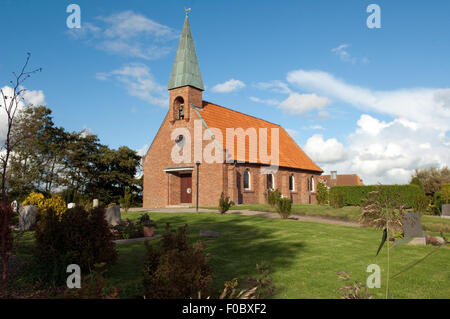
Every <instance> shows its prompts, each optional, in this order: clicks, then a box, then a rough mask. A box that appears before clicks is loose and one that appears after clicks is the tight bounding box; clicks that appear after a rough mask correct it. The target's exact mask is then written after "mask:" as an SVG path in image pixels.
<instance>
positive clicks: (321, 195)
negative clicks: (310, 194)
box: [316, 182, 328, 205]
mask: <svg viewBox="0 0 450 319" xmlns="http://www.w3.org/2000/svg"><path fill="white" fill-rule="evenodd" d="M316 199H317V202H318V203H319V205H324V204H326V203H328V188H327V186H326V185H325V184H324V183H320V182H319V183H318V184H317V195H316Z"/></svg>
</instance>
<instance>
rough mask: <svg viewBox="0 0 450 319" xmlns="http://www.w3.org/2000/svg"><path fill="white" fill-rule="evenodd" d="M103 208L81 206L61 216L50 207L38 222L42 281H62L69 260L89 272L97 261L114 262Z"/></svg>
mask: <svg viewBox="0 0 450 319" xmlns="http://www.w3.org/2000/svg"><path fill="white" fill-rule="evenodd" d="M104 214H105V211H104V208H95V209H93V210H91V211H89V212H87V211H85V210H84V209H83V208H81V207H76V208H73V209H69V210H67V212H66V213H65V214H63V215H62V217H58V216H57V215H56V213H55V212H54V211H53V210H52V209H49V210H47V211H46V212H45V213H43V214H42V216H41V218H40V220H39V222H38V223H37V226H36V231H35V239H36V246H35V250H34V264H35V267H33V268H34V269H35V275H36V277H37V279H38V280H39V281H41V282H43V283H49V284H53V285H59V284H62V283H63V282H64V281H65V278H66V277H67V274H66V268H67V266H68V265H69V264H77V265H79V266H80V268H81V271H82V272H83V273H89V272H90V271H91V270H92V269H93V267H94V264H98V263H102V262H104V263H106V264H112V263H114V262H115V261H116V259H117V252H116V249H115V244H114V243H113V242H112V239H113V237H112V234H111V232H110V230H109V227H108V224H107V222H106V220H105V216H104Z"/></svg>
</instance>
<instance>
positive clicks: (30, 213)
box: [19, 205, 37, 231]
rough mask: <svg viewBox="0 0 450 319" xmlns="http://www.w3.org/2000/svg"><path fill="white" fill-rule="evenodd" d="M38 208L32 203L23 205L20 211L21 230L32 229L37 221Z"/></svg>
mask: <svg viewBox="0 0 450 319" xmlns="http://www.w3.org/2000/svg"><path fill="white" fill-rule="evenodd" d="M36 213H37V212H36V208H35V207H34V206H31V205H26V206H23V207H21V209H20V213H19V229H20V230H21V231H27V230H30V228H31V227H33V225H34V224H35V223H36Z"/></svg>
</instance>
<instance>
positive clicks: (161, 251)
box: [143, 224, 213, 299]
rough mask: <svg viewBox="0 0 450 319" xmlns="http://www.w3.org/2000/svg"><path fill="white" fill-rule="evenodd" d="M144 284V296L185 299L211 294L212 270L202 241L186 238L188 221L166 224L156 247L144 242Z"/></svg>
mask: <svg viewBox="0 0 450 319" xmlns="http://www.w3.org/2000/svg"><path fill="white" fill-rule="evenodd" d="M145 244H146V247H147V254H146V256H145V260H144V270H143V286H144V294H145V298H150V299H186V298H195V297H197V296H198V293H200V294H201V295H202V296H209V295H210V294H209V293H210V291H209V284H210V283H211V280H212V276H213V271H212V269H211V268H210V267H209V265H208V260H209V256H208V255H206V256H205V255H204V254H203V244H202V243H201V242H197V243H196V244H194V245H192V244H190V243H189V242H188V239H187V225H186V226H184V227H180V228H178V230H177V231H174V230H171V229H170V225H169V224H167V226H166V231H165V233H164V234H163V237H162V239H161V242H160V243H159V245H158V246H157V247H156V248H154V247H153V246H152V245H150V244H148V243H147V242H146V243H145Z"/></svg>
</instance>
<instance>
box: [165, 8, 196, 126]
mask: <svg viewBox="0 0 450 319" xmlns="http://www.w3.org/2000/svg"><path fill="white" fill-rule="evenodd" d="M168 89H169V92H170V98H169V103H170V111H169V112H170V114H169V119H170V121H171V122H172V123H174V122H175V121H186V122H189V120H190V119H191V117H192V115H193V114H192V112H193V111H192V105H194V106H198V107H201V106H202V92H203V91H204V90H205V89H204V86H203V80H202V75H201V73H200V67H199V64H198V59H197V54H196V52H195V46H194V39H193V38H192V33H191V27H190V25H189V18H188V13H187V12H186V18H185V20H184V26H183V31H182V33H181V38H180V42H179V43H178V49H177V54H176V56H175V62H174V63H173V67H172V73H171V75H170V79H169V86H168Z"/></svg>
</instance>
